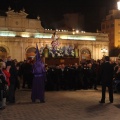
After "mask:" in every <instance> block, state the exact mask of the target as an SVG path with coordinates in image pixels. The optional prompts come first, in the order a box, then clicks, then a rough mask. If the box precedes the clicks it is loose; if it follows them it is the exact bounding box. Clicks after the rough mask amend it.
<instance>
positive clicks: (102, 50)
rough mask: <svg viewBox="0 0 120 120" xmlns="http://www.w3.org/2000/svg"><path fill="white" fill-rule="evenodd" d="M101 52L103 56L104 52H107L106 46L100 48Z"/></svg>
mask: <svg viewBox="0 0 120 120" xmlns="http://www.w3.org/2000/svg"><path fill="white" fill-rule="evenodd" d="M101 52H102V53H103V56H105V53H107V52H108V50H107V49H106V48H102V49H101Z"/></svg>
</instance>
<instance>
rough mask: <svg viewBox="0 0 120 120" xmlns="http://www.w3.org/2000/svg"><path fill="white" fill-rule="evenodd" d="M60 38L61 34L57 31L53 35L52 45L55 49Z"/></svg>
mask: <svg viewBox="0 0 120 120" xmlns="http://www.w3.org/2000/svg"><path fill="white" fill-rule="evenodd" d="M58 39H59V36H58V35H57V33H56V31H55V32H54V33H53V35H52V42H51V45H52V47H53V49H55V50H56V49H57V47H58V46H59V42H58Z"/></svg>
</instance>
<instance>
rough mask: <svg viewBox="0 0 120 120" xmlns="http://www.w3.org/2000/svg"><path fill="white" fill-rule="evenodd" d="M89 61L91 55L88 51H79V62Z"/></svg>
mask: <svg viewBox="0 0 120 120" xmlns="http://www.w3.org/2000/svg"><path fill="white" fill-rule="evenodd" d="M90 59H91V53H90V51H89V50H88V49H83V50H82V51H81V60H90Z"/></svg>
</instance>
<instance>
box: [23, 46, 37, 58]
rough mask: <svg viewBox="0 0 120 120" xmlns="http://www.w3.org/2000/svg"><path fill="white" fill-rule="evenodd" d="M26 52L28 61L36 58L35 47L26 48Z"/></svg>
mask: <svg viewBox="0 0 120 120" xmlns="http://www.w3.org/2000/svg"><path fill="white" fill-rule="evenodd" d="M25 51H26V59H33V58H34V57H35V51H36V48H35V47H33V46H30V47H28V48H26V49H25Z"/></svg>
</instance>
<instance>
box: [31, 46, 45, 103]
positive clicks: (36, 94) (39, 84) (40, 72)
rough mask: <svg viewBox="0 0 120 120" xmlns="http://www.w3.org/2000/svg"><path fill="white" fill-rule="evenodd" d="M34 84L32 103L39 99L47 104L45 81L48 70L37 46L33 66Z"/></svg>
mask: <svg viewBox="0 0 120 120" xmlns="http://www.w3.org/2000/svg"><path fill="white" fill-rule="evenodd" d="M33 74H34V78H33V84H32V94H31V99H32V102H35V101H36V100H37V99H39V100H40V102H41V103H44V102H45V95H44V93H45V80H46V70H45V66H44V64H43V62H42V61H41V58H40V54H39V50H38V47H37V45H36V61H35V63H34V65H33Z"/></svg>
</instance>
